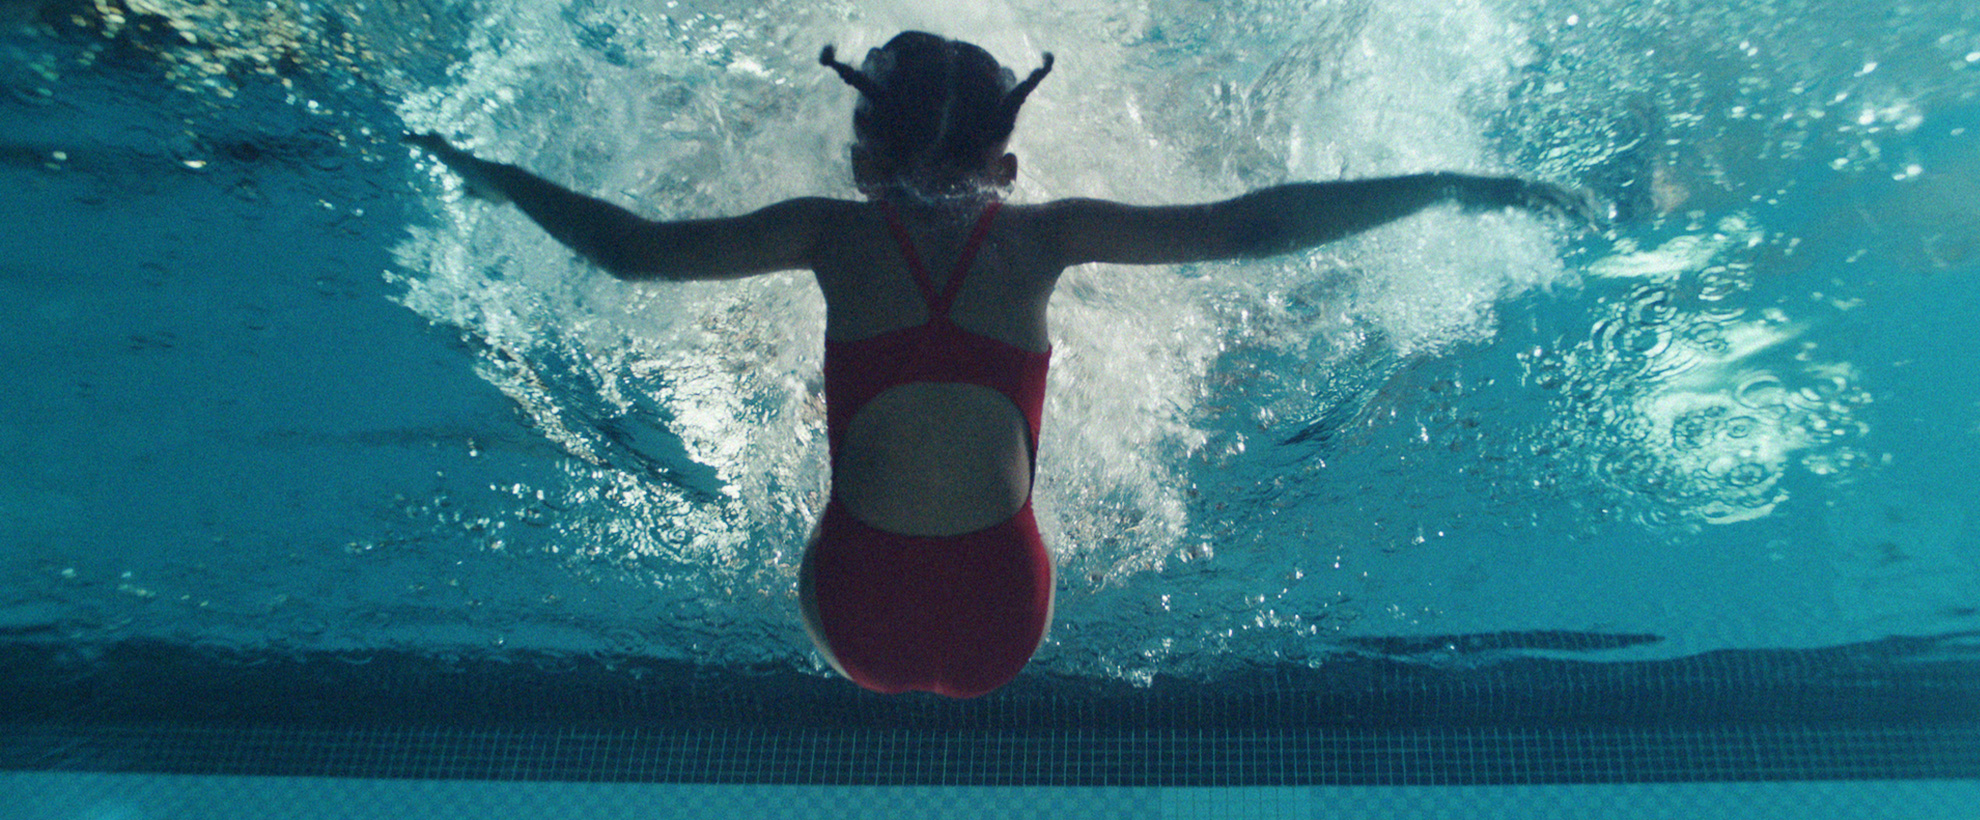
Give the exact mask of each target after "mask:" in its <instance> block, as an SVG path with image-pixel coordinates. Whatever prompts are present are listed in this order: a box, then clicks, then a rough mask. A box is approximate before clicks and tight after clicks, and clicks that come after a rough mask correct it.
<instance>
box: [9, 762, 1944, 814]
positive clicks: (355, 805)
mask: <svg viewBox="0 0 1980 820" xmlns="http://www.w3.org/2000/svg"><path fill="white" fill-rule="evenodd" d="M0 795H4V796H0V817H5V818H7V820H147V819H148V818H174V820H230V819H231V818H242V820H248V818H254V820H261V818H268V817H283V818H291V819H292V820H333V819H337V820H341V819H342V818H373V817H392V818H397V819H398V820H407V819H408V818H449V817H473V818H475V820H510V818H537V817H555V818H559V820H593V819H594V818H595V819H597V820H605V819H606V818H720V820H757V818H764V819H765V820H772V819H775V820H783V818H800V817H801V818H808V819H810V820H868V818H871V819H872V820H882V819H883V818H884V820H905V819H909V818H922V817H927V818H941V819H942V820H977V819H978V818H981V819H982V820H990V818H996V819H997V820H1027V819H1028V818H1039V819H1040V820H1044V819H1045V818H1052V819H1053V820H1061V819H1063V820H1077V819H1079V818H1116V817H1119V818H1162V819H1163V820H1170V819H1171V818H1173V819H1174V820H1197V819H1199V818H1200V819H1201V820H1255V819H1256V820H1262V819H1263V818H1301V820H1305V818H1339V819H1340V820H1363V818H1366V819H1367V820H1375V819H1376V818H1382V820H1395V819H1396V818H1440V819H1442V818H1449V819H1450V820H1458V818H1500V817H1505V818H1514V817H1516V818H1541V819H1543V820H1544V818H1576V819H1577V820H1605V819H1607V818H1613V820H1662V818H1672V820H1679V819H1680V818H1681V819H1682V820H1701V819H1705V820H1709V818H1713V817H1722V816H1728V815H1733V814H1735V813H1736V814H1737V815H1738V816H1739V817H1740V818H1741V820H1774V819H1775V818H1779V820H1824V819H1825V818H1850V820H1877V819H1878V818H1891V820H1899V819H1900V818H1902V819H1903V820H1938V819H1939V818H1944V820H1970V818H1973V817H1975V816H1976V811H1980V809H1976V807H1980V781H1975V780H1903V781H1816V782H1748V783H1638V784H1618V785H1553V786H1402V787H1396V786H1310V787H1255V788H1254V787H1238V788H1164V787H1148V788H1038V787H1017V786H1011V787H1006V786H878V787H860V786H722V785H693V784H667V783H544V782H513V781H469V780H387V779H365V778H324V777H239V776H208V775H198V776H194V775H156V774H101V773H89V772H80V773H77V772H0Z"/></svg>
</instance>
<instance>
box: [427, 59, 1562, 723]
mask: <svg viewBox="0 0 1980 820" xmlns="http://www.w3.org/2000/svg"><path fill="white" fill-rule="evenodd" d="M819 62H820V63H822V64H823V65H825V66H826V67H828V68H831V69H832V70H833V71H836V72H837V73H838V75H839V77H840V78H841V79H843V80H844V81H845V82H846V83H847V84H848V85H851V86H852V87H853V88H855V89H857V90H858V92H859V100H858V102H857V103H856V104H855V106H854V108H853V133H854V136H855V139H856V142H855V143H854V145H853V146H852V168H853V179H854V181H855V182H856V183H857V185H858V188H859V192H860V193H861V194H862V195H863V196H864V197H865V198H866V200H865V201H849V200H840V199H828V198H822V197H817V198H801V199H792V200H788V201H785V202H779V203H776V204H774V205H770V206H768V207H766V208H763V209H762V210H759V211H756V212H754V213H750V214H745V215H742V216H734V217H724V218H715V219H691V220H680V221H670V222H659V221H653V220H648V219H644V218H642V217H639V216H637V215H635V214H633V213H631V212H629V211H627V210H625V209H623V208H620V207H618V206H616V205H612V204H609V203H606V202H603V201H601V200H598V199H594V198H591V197H587V196H583V195H580V194H577V193H574V192H572V191H569V190H566V189H564V188H562V187H559V186H557V185H555V184H552V183H550V182H547V181H545V180H543V179H541V178H539V177H536V176H534V175H532V174H530V173H529V172H527V171H524V170H522V169H520V168H517V167H515V166H511V165H505V164H501V163H495V162H489V161H486V160H482V159H478V158H476V157H474V156H471V155H469V154H467V153H466V152H463V151H461V150H459V149H457V148H454V147H453V146H452V145H450V144H448V143H447V141H446V140H445V139H443V138H441V137H440V136H438V135H434V134H424V135H417V136H411V137H408V141H409V142H411V143H413V144H415V145H418V146H419V147H421V148H424V149H425V150H427V151H429V152H431V153H432V154H433V155H434V156H435V157H437V158H438V159H439V160H440V161H441V162H443V163H445V164H446V166H447V167H448V168H450V169H452V170H453V171H454V172H455V173H457V174H459V175H460V176H461V177H462V178H463V180H464V181H465V182H466V184H467V186H468V190H469V191H470V192H471V193H473V194H475V195H477V196H481V197H485V198H488V199H492V200H495V201H498V202H501V201H506V202H512V203H514V204H515V205H516V206H517V207H519V208H521V209H522V211H523V212H524V213H525V214H527V215H528V216H529V217H530V218H531V219H532V220H534V221H535V222H536V223H537V224H538V225H540V226H542V227H543V229H544V230H546V231H548V232H549V233H550V235H551V236H553V237H555V238H556V239H557V240H558V241H560V242H562V243H563V244H565V245H567V246H569V247H570V248H571V249H573V250H575V251H577V252H578V253H579V254H581V255H583V256H584V257H585V258H586V259H589V260H590V261H592V262H593V263H595V264H597V265H598V266H600V267H602V268H604V269H605V270H606V271H608V272H610V273H611V274H612V275H614V276H617V277H619V278H621V279H627V280H647V279H666V280H675V281H680V280H691V279H731V278H738V277H743V276H751V275H754V274H760V273H769V272H772V271H783V270H808V271H811V272H812V273H813V274H814V275H815V276H816V277H817V280H818V287H819V289H820V290H821V291H822V292H823V293H824V297H825V400H826V408H827V409H826V437H827V441H828V450H829V453H830V459H831V470H832V475H831V497H830V500H829V502H828V503H827V505H826V508H825V512H824V514H823V515H822V517H821V518H820V520H819V521H818V525H817V528H816V530H815V532H814V534H813V535H812V537H811V541H810V544H809V546H808V547H807V549H806V551H805V555H804V561H803V565H802V568H801V570H800V572H799V581H798V585H799V593H800V600H801V602H802V608H803V616H804V623H805V627H806V631H807V632H808V633H809V634H810V636H811V639H812V641H813V642H814V643H815V644H816V645H817V647H818V650H819V652H820V653H822V654H823V655H824V657H825V659H826V660H827V661H828V662H829V663H830V664H831V665H832V667H833V668H834V669H837V670H838V671H839V672H840V673H841V674H843V675H845V676H846V677H847V678H850V679H851V680H852V681H853V682H855V683H857V684H859V685H860V686H863V687H866V688H867V689H871V690H874V691H878V692H886V693H898V692H904V691H909V690H923V691H929V692H935V693H938V694H942V695H947V696H949V697H957V698H965V697H974V696H977V695H982V694H984V693H987V692H989V691H991V690H993V689H996V688H997V687H999V686H1002V685H1004V684H1005V683H1008V682H1010V681H1011V680H1012V679H1013V678H1015V677H1016V676H1017V674H1018V672H1019V670H1021V669H1022V668H1023V667H1024V665H1025V664H1026V663H1027V662H1028V661H1029V660H1030V659H1031V656H1032V653H1033V652H1035V651H1036V650H1037V648H1038V646H1039V644H1040V642H1041V641H1042V640H1043V639H1044V636H1045V632H1046V628H1047V626H1048V624H1049V622H1050V621H1051V617H1052V595H1053V584H1054V582H1053V567H1052V556H1051V554H1050V553H1049V552H1047V551H1046V548H1045V545H1044V542H1043V541H1042V539H1041V538H1040V537H1039V530H1038V523H1037V521H1036V519H1035V518H1034V517H1033V514H1032V506H1031V491H1032V479H1033V473H1034V470H1035V469H1036V461H1037V454H1038V440H1039V430H1040V426H1041V424H1042V422H1043V418H1042V416H1043V412H1044V401H1045V382H1046V369H1047V366H1048V363H1049V362H1050V359H1051V355H1052V350H1051V344H1050V341H1049V334H1048V331H1047V325H1046V320H1045V312H1046V305H1047V303H1048V302H1049V301H1050V299H1051V296H1052V290H1053V288H1054V287H1055V286H1056V285H1057V284H1058V281H1059V276H1060V274H1061V273H1062V272H1064V271H1065V269H1066V268H1069V267H1072V266H1075V265H1084V264H1088V263H1093V262H1107V263H1113V264H1125V265H1164V264H1175V263H1183V262H1197V261H1203V260H1211V259H1230V258H1254V257H1263V256H1271V255H1274V254H1283V253H1289V252H1292V251H1297V250H1301V249H1304V248H1310V247H1313V246H1315V245H1320V244H1322V243H1326V242H1330V241H1332V240H1335V239H1340V238H1342V237H1345V236H1348V235H1351V234H1354V233H1358V232H1361V231H1365V230H1368V229H1370V228H1373V227H1376V226H1378V225H1382V224H1384V223H1387V222H1390V221H1393V220H1396V219H1399V218H1402V217H1405V216H1408V215H1410V214H1413V213H1416V212H1418V211H1420V210H1423V209H1424V208H1426V207H1429V206H1432V205H1436V204H1439V203H1446V202H1450V203H1456V204H1457V205H1459V206H1461V207H1463V208H1465V209H1468V210H1485V209H1496V208H1525V209H1530V210H1539V211H1546V212H1552V213H1556V214H1561V215H1567V216H1571V217H1578V218H1586V217H1588V216H1589V215H1590V212H1589V203H1588V202H1587V201H1586V200H1585V199H1584V198H1582V197H1580V196H1577V195H1575V194H1572V193H1570V192H1568V191H1566V190H1563V189H1561V188H1558V187H1555V186H1552V185H1546V184H1541V183H1530V182H1524V181H1521V180H1517V179H1509V178H1493V177H1481V176H1469V175H1461V174H1449V173H1431V174H1416V175H1410V176H1400V177H1390V178H1385V179H1368V180H1356V181H1344V182H1306V183H1293V184H1287V185H1280V186H1274V187H1270V188H1264V189H1260V190H1257V191H1253V192H1251V193H1248V194H1245V195H1243V196H1240V197H1237V198H1235V199H1231V200H1227V201H1224V202H1213V203H1206V204H1194V205H1169V206H1158V207H1147V206H1138V205H1124V204H1121V203H1118V202H1108V201H1104V200H1098V199H1062V200H1058V201H1054V202H1046V203H1042V204H1036V205H1029V204H1007V203H1005V202H1003V200H1002V198H1001V194H1002V193H1003V192H1005V191H1007V190H1008V189H1009V188H1010V186H1011V183H1012V181H1013V180H1014V179H1015V178H1016V176H1017V168H1018V165H1017V157H1016V156H1014V155H1012V154H1009V153H1006V152H1005V147H1006V143H1007V142H1008V141H1009V139H1010V135H1011V131H1012V129H1013V128H1014V127H1015V126H1016V123H1017V115H1018V109H1019V108H1020V107H1021V106H1022V105H1023V104H1024V101H1025V98H1026V97H1027V96H1028V95H1030V94H1031V92H1032V90H1033V89H1035V88H1037V87H1038V83H1039V82H1040V81H1041V80H1043V79H1045V77H1046V75H1048V74H1049V73H1051V71H1052V55H1051V54H1046V55H1044V64H1043V65H1042V66H1041V67H1040V68H1038V69H1037V70H1035V71H1033V72H1031V74H1030V75H1029V76H1028V77H1026V78H1025V79H1024V81H1023V82H1018V81H1017V80H1016V77H1015V75H1013V74H1012V73H1011V71H1010V70H1009V69H1007V68H1004V67H1002V66H1001V65H999V64H998V63H997V61H996V60H995V59H994V58H992V57H991V56H990V54H989V53H988V52H986V51H984V50H983V49H981V48H978V47H977V46H974V45H971V44H969V43H965V42H960V41H955V40H948V39H945V38H942V37H938V36H936V35H933V34H927V33H923V32H913V31H910V32H904V33H902V34H900V35H898V36H896V37H894V38H893V39H892V40H890V41H888V42H887V44H886V45H885V46H883V47H881V48H877V49H872V50H870V51H868V52H867V55H866V58H865V60H864V61H862V63H861V65H860V66H859V67H858V68H854V67H852V66H849V65H846V64H844V63H841V62H839V61H838V60H837V59H836V58H835V55H834V53H833V49H832V48H831V47H830V46H827V47H826V48H825V50H824V52H823V53H822V54H821V55H820V57H819Z"/></svg>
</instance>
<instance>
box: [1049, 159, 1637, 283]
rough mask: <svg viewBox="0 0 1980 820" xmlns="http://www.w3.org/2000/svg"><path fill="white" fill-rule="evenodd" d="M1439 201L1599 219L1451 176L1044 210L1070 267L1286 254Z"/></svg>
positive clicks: (1501, 186) (1590, 210)
mask: <svg viewBox="0 0 1980 820" xmlns="http://www.w3.org/2000/svg"><path fill="white" fill-rule="evenodd" d="M1444 202H1453V203H1456V204H1458V205H1459V206H1461V207H1463V208H1465V209H1467V210H1492V209H1497V208H1524V209H1527V210H1532V211H1539V212H1544V213H1554V214H1559V215H1562V216H1567V217H1569V218H1571V219H1577V220H1583V221H1587V222H1590V223H1599V222H1600V221H1602V216H1601V214H1600V213H1599V212H1598V206H1597V205H1596V203H1594V202H1593V201H1592V200H1591V199H1590V198H1588V197H1586V196H1583V195H1580V194H1577V193H1575V192H1571V191H1568V190H1566V189H1563V188H1560V187H1557V186H1553V185H1548V184H1546V183H1540V182H1526V181H1524V180H1518V179H1511V178H1505V177H1481V176H1471V175H1468V174H1450V173H1436V174H1415V175H1412V176H1401V177H1388V178H1384V179H1364V180H1353V181H1346V182H1296V183H1292V184H1288V185H1278V186H1274V187H1271V188H1262V189H1259V190H1256V191H1252V192H1251V193H1248V194H1245V195H1243V196H1240V197H1238V198H1236V199H1231V200H1226V201H1224V202H1213V203H1207V204H1202V205H1173V206H1161V207H1142V206H1136V205H1123V204H1121V203H1118V202H1107V201H1104V200H1097V199H1066V200H1060V201H1058V202H1053V203H1050V204H1048V205H1045V206H1044V208H1045V209H1046V211H1047V214H1048V219H1050V224H1052V225H1053V226H1054V228H1055V230H1054V235H1055V236H1056V239H1057V244H1058V250H1059V256H1060V260H1061V261H1063V262H1064V263H1065V264H1066V265H1078V264H1083V263H1086V262H1114V263H1119V264H1129V265H1160V264H1170V263H1177V262H1200V261H1203V260H1207V259H1234V258H1255V257H1261V256H1272V255H1275V254H1281V253H1288V252H1291V251H1296V250H1301V249H1304V248H1310V247H1313V246H1315V245H1321V244H1325V243H1327V242H1332V241H1334V240H1336V239H1340V238H1342V237H1346V236H1351V235H1353V234H1357V233H1360V232H1362V231H1365V230H1368V229H1370V228H1373V227H1376V226H1378V225H1382V224H1385V223H1388V222H1392V221H1394V220H1397V219H1401V218H1402V217H1405V216H1409V215H1410V214H1413V213H1416V212H1417V211H1421V210H1423V209H1424V208H1427V207H1430V206H1432V205H1436V204H1439V203H1444Z"/></svg>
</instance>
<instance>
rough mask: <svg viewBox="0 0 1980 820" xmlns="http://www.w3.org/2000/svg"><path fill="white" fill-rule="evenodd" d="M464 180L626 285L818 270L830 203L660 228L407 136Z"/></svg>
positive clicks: (426, 138)
mask: <svg viewBox="0 0 1980 820" xmlns="http://www.w3.org/2000/svg"><path fill="white" fill-rule="evenodd" d="M406 141H407V142H410V143H412V144H414V145H417V146H419V147H421V148H423V149H425V150H426V151H428V152H429V153H431V154H433V156H434V157H435V158H437V159H439V160H440V161H441V162H442V163H445V164H446V166H447V167H448V168H449V169H451V170H453V171H454V172H455V173H457V174H459V175H460V176H461V178H462V180H463V181H465V182H466V183H467V187H468V191H469V193H471V194H473V195H475V196H479V197H482V198H484V199H489V200H493V201H497V202H512V203H514V204H515V205H516V207H518V208H521V209H522V212H523V213H524V214H527V215H528V216H529V218H530V219H532V220H534V221H535V222H536V224H538V225H540V226H542V227H543V229H544V230H545V231H547V232H549V234H550V235H551V236H552V237H554V238H555V239H556V240H557V241H559V242H562V243H564V245H566V246H568V247H569V248H570V249H571V250H574V251H577V252H578V254H579V255H581V256H583V257H584V258H586V259H588V260H590V261H591V262H593V263H594V264H596V265H598V266H599V267H601V268H604V269H605V270H606V271H607V272H610V273H611V274H612V275H613V276H617V277H619V278H621V279H677V280H678V279H730V278H736V277H741V276H749V275H751V274H757V273H769V272H771V271H778V270H801V269H809V268H811V267H812V261H813V259H814V258H815V250H816V248H817V243H818V239H819V236H820V234H821V233H822V230H821V225H822V224H823V223H824V221H825V219H826V215H827V211H828V209H830V208H832V207H834V206H836V205H839V204H841V203H838V202H837V201H836V200H830V199H815V198H814V199H792V200H786V201H784V202H780V203H777V204H775V205H771V206H769V207H767V208H764V209H762V210H759V211H756V212H754V213H750V214H744V215H742V216H734V217H723V218H718V219H690V220H680V221H673V222H661V221H655V220H650V219H646V218H644V217H641V216H639V215H637V214H634V213H632V212H631V211H628V210H626V209H624V208H621V207H619V206H617V205H613V204H611V203H609V202H606V201H604V200H601V199H597V198H595V197H589V196H585V195H583V194H579V193H577V192H574V191H571V190H568V189H566V188H563V187H561V186H558V185H556V184H555V183H552V182H549V181H547V180H545V179H543V178H541V177H538V176H536V175H534V174H531V173H529V172H528V171H525V170H523V169H521V168H517V167H515V166H513V165H504V164H502V163H498V162H489V161H487V160H484V159H479V158H477V157H475V156H473V155H471V154H469V153H467V152H466V151H462V150H460V149H458V148H455V147H454V146H452V145H449V144H448V143H447V141H446V140H445V139H442V138H441V137H440V136H439V135H436V134H419V135H412V136H408V137H407V138H406Z"/></svg>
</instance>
